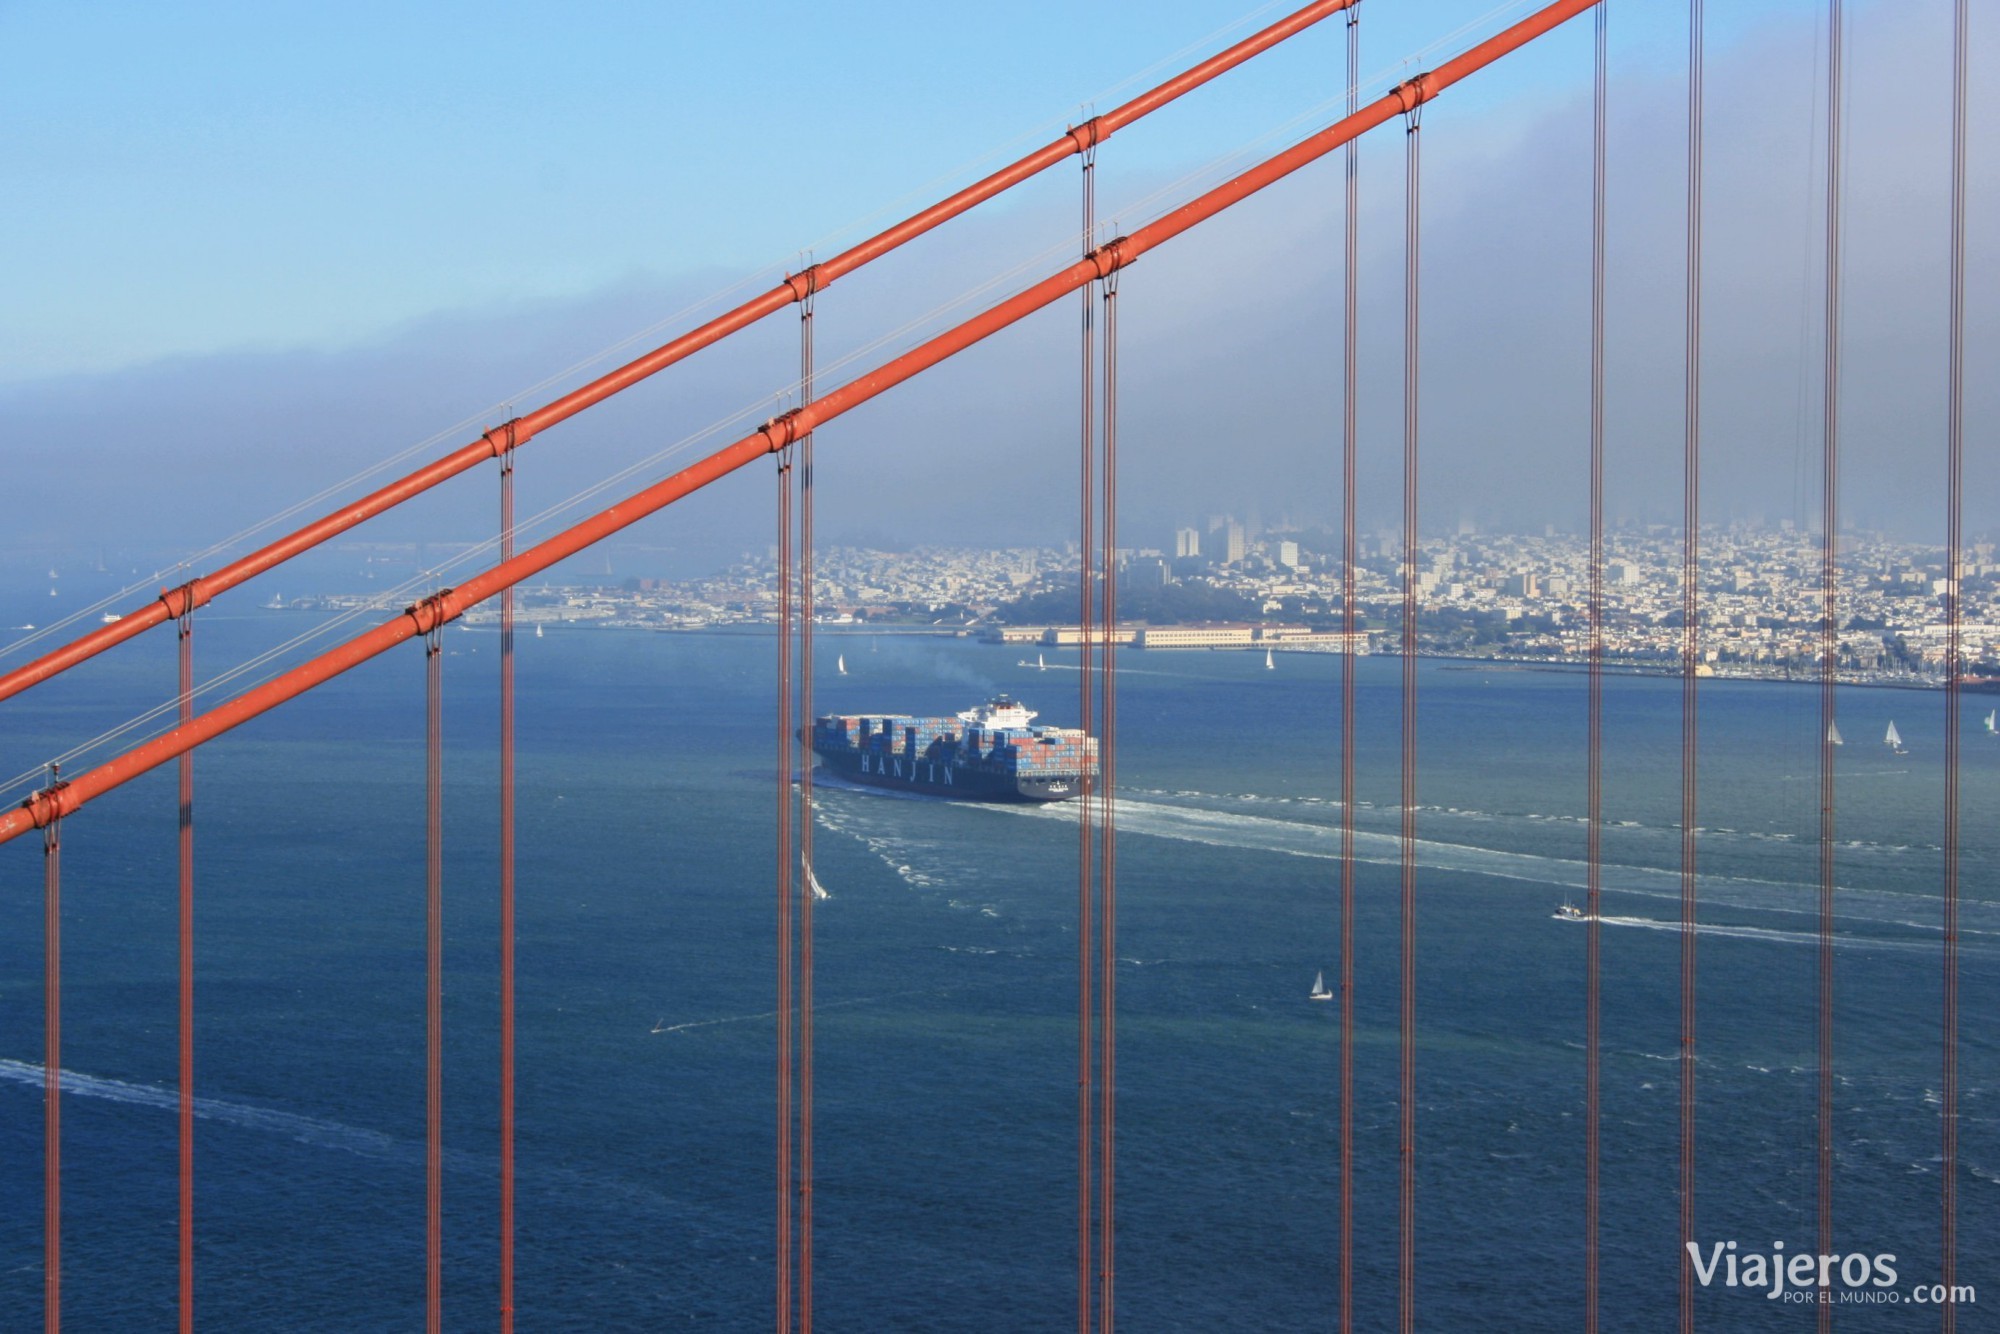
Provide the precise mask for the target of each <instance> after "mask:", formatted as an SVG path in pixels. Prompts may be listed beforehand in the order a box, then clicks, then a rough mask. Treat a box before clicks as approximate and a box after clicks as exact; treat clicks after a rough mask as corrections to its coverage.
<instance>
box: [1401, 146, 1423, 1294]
mask: <svg viewBox="0 0 2000 1334" xmlns="http://www.w3.org/2000/svg"><path fill="white" fill-rule="evenodd" d="M1420 110H1421V109H1420V108H1418V107H1412V108H1411V109H1410V112H1409V117H1408V120H1409V124H1408V128H1407V130H1406V132H1405V134H1404V136H1403V143H1404V146H1405V159H1404V161H1405V169H1406V172H1407V176H1406V190H1407V194H1406V197H1405V198H1406V207H1405V212H1404V222H1405V230H1404V233H1403V246H1404V258H1403V265H1404V268H1403V762H1402V777H1403V790H1402V798H1401V800H1402V839H1401V845H1402V846H1401V851H1402V873H1403V874H1402V909H1403V922H1402V926H1403V931H1402V936H1403V959H1402V964H1403V970H1402V1023H1401V1031H1402V1092H1401V1097H1400V1099H1399V1102H1400V1115H1401V1128H1400V1132H1399V1142H1400V1144H1401V1171H1400V1174H1399V1175H1400V1181H1401V1186H1402V1203H1401V1208H1400V1210H1399V1211H1398V1213H1399V1217H1400V1220H1401V1225H1402V1226H1401V1243H1402V1245H1401V1254H1400V1259H1399V1263H1398V1265H1397V1281H1398V1282H1397V1286H1398V1292H1399V1296H1400V1300H1399V1301H1398V1303H1397V1307H1398V1311H1399V1314H1400V1321H1401V1328H1402V1330H1403V1334H1411V1331H1413V1330H1414V1329H1415V1328H1416V1320H1417V351H1418V338H1417V334H1418V324H1417V317H1418V314H1419V310H1420V306H1419V303H1418V290H1417V279H1418V270H1419V263H1418V261H1419V258H1420V254H1421V252H1420V249H1419V239H1420V221H1421V202H1422V200H1421V186H1422V180H1423V174H1422V160H1423V154H1422V144H1423V137H1422V123H1421V115H1420Z"/></svg>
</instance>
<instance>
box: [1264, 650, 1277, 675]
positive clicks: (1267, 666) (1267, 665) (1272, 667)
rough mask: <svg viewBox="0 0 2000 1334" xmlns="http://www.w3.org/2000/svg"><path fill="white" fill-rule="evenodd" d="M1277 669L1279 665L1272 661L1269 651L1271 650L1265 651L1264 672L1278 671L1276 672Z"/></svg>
mask: <svg viewBox="0 0 2000 1334" xmlns="http://www.w3.org/2000/svg"><path fill="white" fill-rule="evenodd" d="M1277 667H1278V664H1277V663H1275V662H1272V661H1271V650H1269V649H1265V650H1264V670H1265V671H1267V672H1270V671H1276V670H1277Z"/></svg>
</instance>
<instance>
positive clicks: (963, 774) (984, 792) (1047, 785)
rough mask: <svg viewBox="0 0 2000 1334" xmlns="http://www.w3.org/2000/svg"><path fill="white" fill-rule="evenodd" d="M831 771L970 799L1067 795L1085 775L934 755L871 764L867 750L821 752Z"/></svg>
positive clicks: (1072, 793) (859, 779)
mask: <svg viewBox="0 0 2000 1334" xmlns="http://www.w3.org/2000/svg"><path fill="white" fill-rule="evenodd" d="M819 758H820V764H821V765H822V766H823V767H824V768H825V769H826V770H827V772H829V773H832V774H836V775H838V776H839V777H841V778H843V779H845V780H846V781H848V782H850V783H865V784H867V785H868V786H869V787H887V788H894V789H895V790H896V791H898V792H924V793H929V794H930V795H932V796H937V797H959V798H961V799H965V800H971V801H1067V800H1069V799H1070V798H1071V797H1074V796H1075V795H1076V794H1077V793H1078V792H1079V791H1080V790H1081V788H1082V776H1081V775H1049V776H1041V775H1018V774H1017V775H1014V776H1012V777H1009V776H1008V775H1006V774H996V773H982V772H980V771H979V770H976V769H962V768H960V767H959V766H957V765H953V764H939V763H938V762H937V761H935V760H922V759H920V760H916V761H913V762H910V763H905V762H904V761H903V759H902V757H900V756H895V755H892V756H889V757H888V765H887V769H886V772H885V771H884V770H881V769H877V768H874V767H872V766H871V760H872V759H873V757H871V756H869V755H866V754H862V753H856V754H850V755H844V756H843V755H821V756H820V757H819Z"/></svg>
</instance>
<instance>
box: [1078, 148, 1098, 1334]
mask: <svg viewBox="0 0 2000 1334" xmlns="http://www.w3.org/2000/svg"><path fill="white" fill-rule="evenodd" d="M1096 236H1097V147H1096V144H1095V142H1094V141H1093V142H1092V144H1091V146H1090V147H1088V148H1086V149H1085V150H1084V153H1083V251H1084V254H1085V255H1088V254H1089V253H1090V252H1091V250H1092V248H1093V246H1094V244H1095V241H1096ZM1082 295H1083V307H1082V310H1083V316H1082V318H1083V324H1082V336H1081V341H1080V345H1079V346H1080V352H1079V357H1080V361H1081V374H1080V381H1079V383H1080V385H1081V388H1082V408H1083V411H1082V416H1081V434H1082V442H1081V449H1080V457H1081V477H1080V485H1081V494H1082V498H1083V503H1082V510H1081V526H1082V534H1081V536H1082V539H1083V540H1082V542H1081V544H1080V546H1079V557H1078V559H1079V568H1078V572H1077V589H1078V604H1077V618H1078V620H1077V629H1078V632H1079V633H1078V640H1077V650H1078V653H1079V655H1080V657H1079V661H1078V666H1079V668H1080V670H1079V671H1078V673H1077V680H1078V681H1079V683H1080V685H1079V687H1078V692H1077V710H1078V715H1079V716H1078V720H1077V726H1078V727H1079V728H1080V729H1082V731H1083V734H1084V736H1085V737H1086V738H1089V737H1090V736H1092V735H1093V734H1094V731H1095V728H1094V726H1093V723H1094V718H1093V713H1094V710H1093V709H1092V708H1091V702H1092V698H1091V687H1092V679H1091V677H1092V670H1091V669H1092V663H1093V655H1092V651H1091V649H1092V645H1091V640H1092V636H1093V633H1094V632H1093V629H1092V624H1093V622H1092V617H1091V601H1092V593H1093V589H1092V587H1091V584H1092V582H1093V581H1092V577H1091V568H1092V565H1093V562H1094V557H1093V555H1092V552H1091V545H1092V542H1093V540H1094V538H1095V531H1094V524H1093V523H1092V516H1093V513H1094V511H1095V509H1096V504H1097V497H1096V495H1095V494H1094V492H1095V483H1094V478H1093V472H1094V469H1093V466H1092V464H1093V460H1094V456H1095V454H1096V452H1097V432H1096V402H1095V399H1096V395H1095V393H1094V392H1093V389H1094V378H1095V375H1096V368H1095V367H1094V365H1093V364H1092V355H1091V347H1092V345H1091V339H1092V336H1093V331H1092V328H1091V322H1092V311H1093V308H1094V297H1093V296H1092V293H1091V289H1090V287H1089V286H1088V285H1086V286H1085V287H1084V288H1083V292H1082ZM1098 755H1099V763H1100V764H1101V763H1102V758H1103V747H1102V745H1100V746H1099V747H1098ZM1094 786H1095V781H1094V779H1093V778H1092V776H1091V775H1090V774H1089V773H1088V772H1086V773H1085V774H1084V776H1083V779H1082V781H1081V784H1080V788H1081V791H1080V792H1079V793H1078V799H1077V803H1076V831H1077V854H1076V856H1077V861H1076V876H1077V889H1076V913H1077V918H1076V950H1077V954H1076V986H1077V1000H1076V1042H1077V1055H1076V1210H1077V1218H1076V1264H1077V1271H1076V1273H1077V1299H1076V1302H1077V1304H1076V1322H1077V1329H1078V1330H1079V1331H1081V1332H1082V1334H1089V1330H1090V1323H1091V1299H1092V1296H1093V1294H1094V1293H1095V1291H1096V1284H1095V1281H1094V1280H1093V1278H1092V1274H1093V1270H1094V1265H1093V1258H1094V1241H1093V1238H1092V1234H1091V1219H1092V1215H1093V1210H1094V1196H1093V1191H1092V1185H1093V1182H1094V1179H1095V1174H1094V1173H1093V1172H1092V1170H1091V1169H1092V1162H1093V1157H1094V1155H1093V1152H1092V1142H1093V1138H1094V1132H1095V1130H1096V1109H1095V1104H1094V1102H1093V1100H1092V1097H1091V1091H1092V1086H1093V1083H1094V1080H1093V1073H1092V1062H1093V1059H1094V1053H1095V1050H1096V1044H1095V1042H1094V1039H1093V1033H1094V1028H1093V1022H1092V997H1093V995H1094V994H1095V990H1096V988H1095V986H1094V985H1093V983H1092V974H1093V972H1094V971H1095V969H1096V967H1097V959H1096V956H1095V953H1094V951H1093V948H1092V941H1093V937H1094V935H1095V932H1094V930H1093V919H1094V916H1095V913H1094V907H1093V904H1092V902H1091V890H1092V876H1091V867H1092V852H1091V849H1092V846H1093V844H1092V839H1091V805H1092V800H1093V798H1092V791H1093V788H1094Z"/></svg>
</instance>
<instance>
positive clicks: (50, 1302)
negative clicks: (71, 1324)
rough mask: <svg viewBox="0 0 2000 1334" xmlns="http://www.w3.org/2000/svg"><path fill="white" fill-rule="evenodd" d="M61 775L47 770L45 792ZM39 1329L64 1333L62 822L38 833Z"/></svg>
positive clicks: (56, 784) (54, 822)
mask: <svg viewBox="0 0 2000 1334" xmlns="http://www.w3.org/2000/svg"><path fill="white" fill-rule="evenodd" d="M61 782H62V770H61V768H60V767H59V766H57V765H53V764H51V765H50V766H49V788H50V789H51V790H53V789H55V788H57V787H59V786H61ZM42 1328H43V1329H44V1331H45V1334H56V1331H57V1330H60V1329H61V1328H62V820H61V819H60V818H57V819H54V820H51V821H49V822H48V824H47V825H46V826H45V827H44V828H43V830H42Z"/></svg>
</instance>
